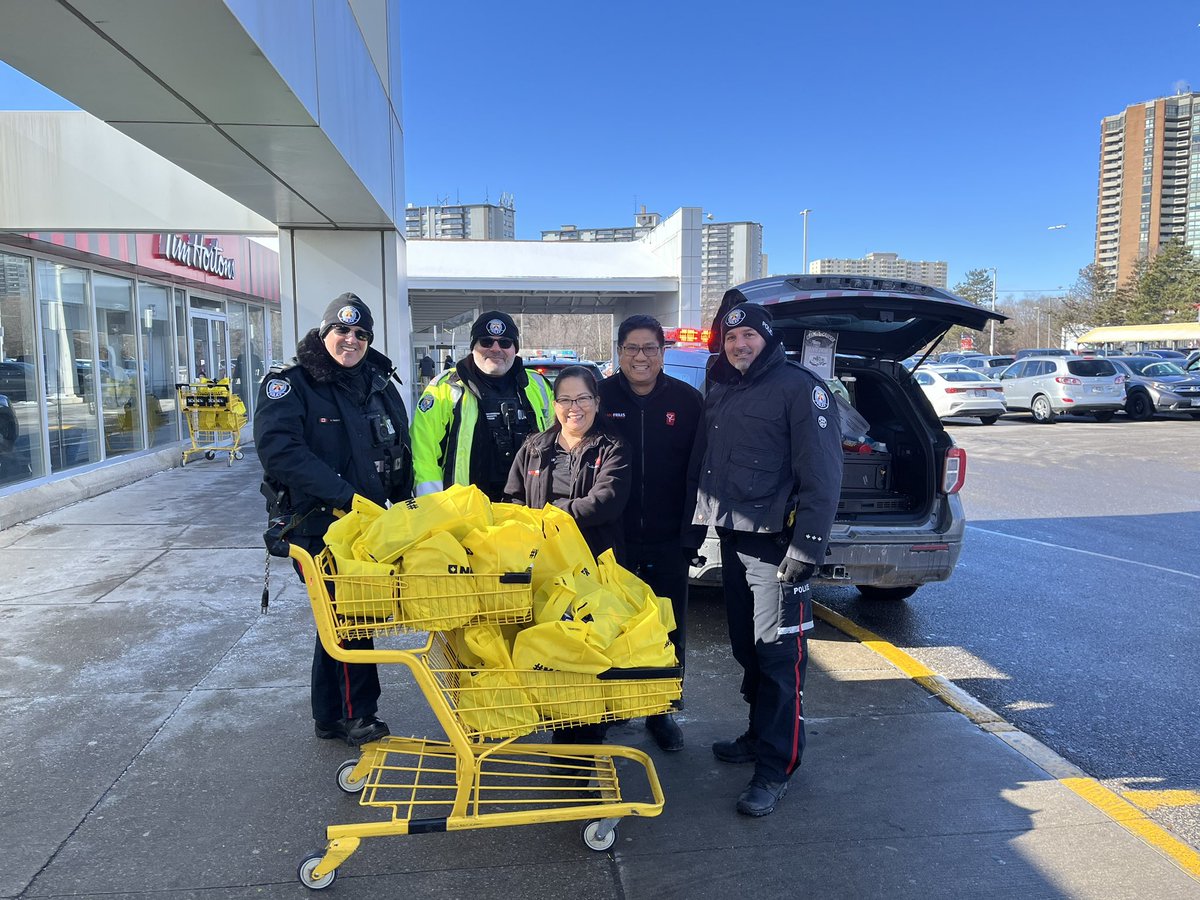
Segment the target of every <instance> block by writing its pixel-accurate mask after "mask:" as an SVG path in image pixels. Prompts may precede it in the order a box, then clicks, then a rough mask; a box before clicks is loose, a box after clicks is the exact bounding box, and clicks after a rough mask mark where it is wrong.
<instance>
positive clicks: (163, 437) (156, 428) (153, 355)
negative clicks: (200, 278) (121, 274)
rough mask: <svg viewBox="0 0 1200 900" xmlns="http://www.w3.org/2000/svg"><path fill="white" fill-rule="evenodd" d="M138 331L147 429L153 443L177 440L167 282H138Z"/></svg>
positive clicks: (156, 445) (167, 442)
mask: <svg viewBox="0 0 1200 900" xmlns="http://www.w3.org/2000/svg"><path fill="white" fill-rule="evenodd" d="M137 294H138V332H139V334H140V337H141V351H142V372H143V373H144V374H143V379H144V381H145V396H146V430H147V433H148V434H149V436H150V446H151V447H159V446H161V445H163V444H169V443H171V442H172V441H174V440H176V439H177V437H178V435H179V431H178V428H179V425H178V423H177V422H176V415H177V411H176V401H175V365H174V361H173V359H172V356H173V354H172V352H171V345H172V343H173V342H174V339H173V337H172V335H171V308H170V304H171V291H170V289H169V288H167V287H166V286H164V285H161V284H151V283H149V282H146V281H143V282H140V283H139V284H138V291H137Z"/></svg>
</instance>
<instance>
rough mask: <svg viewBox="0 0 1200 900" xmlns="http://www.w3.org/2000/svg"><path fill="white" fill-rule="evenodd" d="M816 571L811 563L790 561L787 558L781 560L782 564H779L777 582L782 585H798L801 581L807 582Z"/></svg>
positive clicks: (796, 560) (789, 558)
mask: <svg viewBox="0 0 1200 900" xmlns="http://www.w3.org/2000/svg"><path fill="white" fill-rule="evenodd" d="M816 571H817V567H816V566H814V565H813V564H812V563H806V562H800V560H798V559H792V558H791V557H789V556H785V557H784V558H783V562H781V563H780V564H779V580H780V581H782V582H783V583H784V584H799V583H800V582H801V581H808V579H810V578H812V577H813V574H814V573H815V572H816Z"/></svg>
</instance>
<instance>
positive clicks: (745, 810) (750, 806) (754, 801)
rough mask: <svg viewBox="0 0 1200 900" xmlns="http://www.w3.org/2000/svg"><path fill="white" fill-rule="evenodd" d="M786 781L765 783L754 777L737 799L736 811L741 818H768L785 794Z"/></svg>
mask: <svg viewBox="0 0 1200 900" xmlns="http://www.w3.org/2000/svg"><path fill="white" fill-rule="evenodd" d="M787 786H788V783H787V782H786V781H767V779H765V778H763V777H762V776H761V775H755V776H754V777H753V778H751V779H750V783H749V784H748V785H746V789H745V790H744V791H742V795H741V796H740V797H738V801H737V811H738V812H740V813H741V814H742V815H743V816H769V815H770V814H771V813H773V812H775V807H776V805H778V803H779V801H780V800H782V799H783V795H784V794H786V793H787Z"/></svg>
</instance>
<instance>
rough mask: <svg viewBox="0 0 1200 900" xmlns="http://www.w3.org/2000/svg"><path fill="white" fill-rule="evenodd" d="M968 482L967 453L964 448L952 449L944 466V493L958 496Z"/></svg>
mask: <svg viewBox="0 0 1200 900" xmlns="http://www.w3.org/2000/svg"><path fill="white" fill-rule="evenodd" d="M966 480H967V451H966V450H964V449H963V448H962V447H951V448H950V449H949V450H947V451H946V461H945V462H944V463H943V464H942V493H943V494H957V493H958V492H959V490H960V489H961V488H962V486H963V482H965V481H966Z"/></svg>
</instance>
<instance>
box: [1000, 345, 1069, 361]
mask: <svg viewBox="0 0 1200 900" xmlns="http://www.w3.org/2000/svg"><path fill="white" fill-rule="evenodd" d="M1015 355H1016V358H1017V359H1024V358H1025V357H1027V356H1074V355H1075V354H1074V353H1072V352H1071V351H1070V350H1060V349H1058V348H1056V347H1050V348H1045V347H1043V348H1042V349H1040V350H1018V351H1017V352H1016V354H1015Z"/></svg>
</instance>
